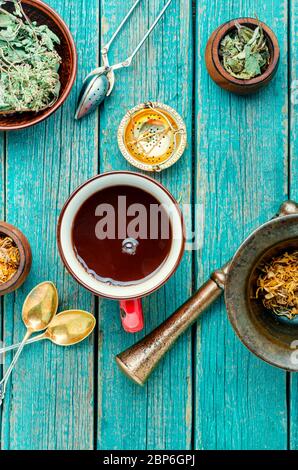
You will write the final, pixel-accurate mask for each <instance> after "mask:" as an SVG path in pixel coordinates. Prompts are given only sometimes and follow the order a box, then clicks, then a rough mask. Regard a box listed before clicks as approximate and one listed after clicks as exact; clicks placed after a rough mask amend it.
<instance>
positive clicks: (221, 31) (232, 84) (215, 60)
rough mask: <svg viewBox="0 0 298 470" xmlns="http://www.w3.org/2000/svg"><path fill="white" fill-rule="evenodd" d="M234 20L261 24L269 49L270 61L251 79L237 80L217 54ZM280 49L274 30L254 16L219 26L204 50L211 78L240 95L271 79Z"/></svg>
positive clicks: (257, 88)
mask: <svg viewBox="0 0 298 470" xmlns="http://www.w3.org/2000/svg"><path fill="white" fill-rule="evenodd" d="M235 21H238V23H240V24H241V25H246V26H248V27H253V28H256V27H257V26H258V25H259V23H260V24H261V26H262V28H263V30H264V33H265V35H266V38H267V41H268V47H269V51H270V63H269V65H268V67H267V69H266V70H265V72H264V73H263V74H262V75H259V76H258V77H255V78H252V79H251V80H239V79H237V78H235V77H233V76H232V75H230V74H229V73H228V72H227V71H226V70H225V69H224V67H223V65H222V61H221V58H220V56H219V47H220V43H221V41H222V39H223V38H224V37H225V36H226V35H227V34H229V33H231V32H232V31H233V30H234V29H235ZM279 57H280V49H279V45H278V41H277V38H276V36H275V34H274V32H273V31H272V30H271V29H270V28H269V27H268V26H267V25H266V24H265V23H262V22H258V20H256V19H255V18H237V19H234V20H231V21H229V22H227V23H224V24H222V25H221V26H219V27H218V28H217V29H216V30H215V31H214V32H213V34H212V35H211V36H210V38H209V40H208V43H207V46H206V52H205V60H206V66H207V70H208V72H209V75H210V76H211V78H212V80H214V82H215V83H217V85H219V86H220V87H221V88H224V89H225V90H228V91H231V92H233V93H237V94H240V95H248V94H250V93H255V92H256V91H258V90H259V89H260V88H263V87H265V86H266V85H268V83H269V82H270V81H271V80H272V79H273V77H274V75H275V73H276V72H277V69H278V64H279Z"/></svg>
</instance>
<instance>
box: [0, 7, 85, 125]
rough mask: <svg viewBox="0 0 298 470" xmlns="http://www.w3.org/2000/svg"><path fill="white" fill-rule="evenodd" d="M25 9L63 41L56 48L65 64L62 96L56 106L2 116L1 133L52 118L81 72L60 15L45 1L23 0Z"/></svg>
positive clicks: (61, 79)
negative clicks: (38, 110) (77, 74)
mask: <svg viewBox="0 0 298 470" xmlns="http://www.w3.org/2000/svg"><path fill="white" fill-rule="evenodd" d="M22 6H23V8H24V11H25V13H26V14H27V15H28V17H29V18H30V19H31V20H32V21H37V23H38V24H46V25H48V26H49V27H50V28H51V29H52V31H53V32H54V33H55V34H56V35H57V36H58V37H59V39H60V41H61V44H60V45H59V46H57V48H56V50H57V52H58V54H59V55H60V57H61V58H62V63H61V65H60V68H59V75H60V81H61V90H60V96H59V99H58V100H57V101H56V103H55V104H54V105H53V106H52V107H50V108H47V109H45V110H43V111H40V112H38V113H35V112H25V113H13V114H1V115H0V130H1V131H10V130H18V129H24V128H26V127H30V126H33V125H35V124H38V123H39V122H41V121H43V120H44V119H47V118H48V117H49V116H51V114H53V113H54V112H55V111H57V109H58V108H60V106H61V105H62V104H63V103H64V101H65V100H66V98H67V97H68V95H69V93H70V90H71V88H72V86H73V84H74V81H75V78H76V73H77V52H76V47H75V43H74V40H73V38H72V35H71V33H70V31H69V29H68V27H67V26H66V24H65V23H64V21H63V20H62V18H60V16H59V15H58V13H56V12H55V10H53V9H52V8H51V7H49V6H48V5H46V4H45V3H43V2H42V1H41V0H22ZM5 8H6V7H5Z"/></svg>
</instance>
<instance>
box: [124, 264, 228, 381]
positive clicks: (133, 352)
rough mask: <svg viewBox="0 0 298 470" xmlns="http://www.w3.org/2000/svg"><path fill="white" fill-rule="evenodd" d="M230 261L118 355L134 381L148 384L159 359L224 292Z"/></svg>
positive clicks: (126, 371) (125, 371) (127, 373)
mask: <svg viewBox="0 0 298 470" xmlns="http://www.w3.org/2000/svg"><path fill="white" fill-rule="evenodd" d="M229 266H230V263H228V264H226V265H225V266H224V267H223V268H222V269H221V270H218V271H215V273H213V274H212V276H211V279H209V280H208V281H207V282H206V283H205V284H204V285H203V286H202V287H201V288H200V289H199V290H198V291H197V292H196V293H195V294H194V295H193V296H192V297H191V298H190V299H189V300H188V301H187V302H185V304H184V305H182V307H180V308H179V309H178V310H176V312H175V313H173V315H172V316H170V317H169V318H168V319H167V320H166V321H165V322H164V323H162V324H161V325H160V326H159V327H157V328H156V329H155V330H154V331H152V333H150V334H149V335H147V336H146V337H145V338H144V339H142V340H141V341H139V342H138V343H136V344H135V345H133V346H132V347H131V348H129V349H127V350H126V351H124V352H122V353H121V354H119V355H118V356H117V357H116V362H117V364H118V366H119V367H120V369H121V370H122V371H123V372H124V373H125V374H126V375H127V376H128V377H129V378H130V379H132V380H133V381H134V382H136V383H137V384H139V385H144V383H145V382H146V380H147V379H148V378H149V376H150V374H151V373H152V372H153V370H154V369H155V367H156V366H157V365H158V363H159V361H160V360H161V359H162V357H163V356H164V355H165V354H166V352H167V351H168V350H169V349H170V348H171V347H172V346H173V345H174V343H175V342H176V341H177V339H178V338H179V337H180V336H181V335H182V334H183V333H184V332H185V331H186V330H187V329H188V328H189V327H190V326H191V325H192V324H193V323H194V322H195V321H196V320H197V319H198V317H199V316H200V315H201V314H202V313H203V312H204V311H205V310H206V309H207V308H208V307H209V306H210V305H211V304H212V303H213V302H214V301H215V300H216V299H217V298H218V297H220V295H221V294H222V291H223V289H224V286H225V281H226V276H227V273H228V269H229Z"/></svg>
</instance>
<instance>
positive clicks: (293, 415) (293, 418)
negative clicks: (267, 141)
mask: <svg viewBox="0 0 298 470" xmlns="http://www.w3.org/2000/svg"><path fill="white" fill-rule="evenodd" d="M289 7H290V21H289V26H290V31H289V45H290V50H289V60H290V83H289V85H290V90H289V93H290V95H289V98H290V99H289V104H290V147H289V148H290V157H291V159H290V196H291V198H293V199H295V200H296V201H297V200H298V184H297V181H298V115H297V113H298V60H297V47H298V4H297V2H294V1H290V0H289ZM297 390H298V377H297V374H291V378H290V387H289V391H290V396H289V405H290V426H289V430H290V436H289V444H290V448H291V449H298V426H297V419H298V410H297V405H298V392H297Z"/></svg>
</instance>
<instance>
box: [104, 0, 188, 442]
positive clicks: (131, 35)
mask: <svg viewBox="0 0 298 470" xmlns="http://www.w3.org/2000/svg"><path fill="white" fill-rule="evenodd" d="M128 3H129V4H128ZM130 4H132V1H130V2H126V4H125V10H126V9H128V7H129V5H130ZM162 4H164V2H163V1H159V0H154V1H153V0H151V1H150V2H144V4H143V5H142V6H141V7H140V8H139V9H138V11H137V12H136V14H135V16H134V18H133V19H132V20H131V22H130V24H129V26H128V27H127V29H126V30H125V31H124V32H123V34H122V36H121V38H120V42H118V44H115V47H114V49H113V54H112V55H111V57H114V59H115V60H116V58H117V60H119V59H120V60H122V59H124V58H125V57H126V55H127V54H128V53H130V51H132V49H133V46H135V45H136V44H137V42H138V38H140V37H141V35H142V33H144V32H145V30H146V28H147V27H148V25H149V24H150V22H151V21H153V19H154V17H155V15H156V13H157V12H158V11H159V10H160V8H161V5H162ZM123 15H124V7H123V4H122V2H121V4H120V2H117V1H113V2H111V1H107V0H103V1H102V21H103V25H104V28H103V35H104V38H105V39H107V38H108V37H109V33H111V32H113V30H114V28H115V26H116V25H117V24H118V22H119V21H120V19H121V18H122V17H123ZM191 41H192V31H191V2H190V1H186V2H183V4H180V2H175V1H174V2H173V5H172V6H171V7H170V9H169V11H168V13H167V16H166V18H165V19H164V22H163V24H162V25H160V26H159V27H158V29H157V30H156V31H155V32H154V35H153V36H152V38H151V39H150V42H149V44H147V45H146V46H145V47H144V49H143V50H142V52H141V54H140V55H139V56H138V58H137V60H136V61H135V62H134V64H133V65H132V67H131V68H130V69H128V70H122V71H121V72H119V73H117V76H116V78H117V83H116V86H115V89H114V92H113V95H112V96H111V97H110V98H109V99H108V100H107V101H106V103H105V105H104V108H103V109H102V112H101V118H100V170H101V171H107V170H112V169H114V170H115V169H118V170H120V169H122V170H123V169H129V170H133V167H131V166H129V165H128V164H127V163H126V162H125V160H124V159H123V157H122V156H121V154H120V152H119V150H118V147H117V142H116V133H117V128H118V125H119V123H120V121H121V119H122V117H123V115H124V114H125V113H126V111H127V110H128V109H129V108H131V107H132V106H134V105H136V104H138V103H140V102H144V101H147V100H149V99H150V100H159V101H162V102H165V103H167V104H169V105H171V106H173V107H174V108H175V109H177V110H178V111H179V112H180V113H181V114H182V115H183V117H184V118H185V120H186V122H187V127H188V132H189V137H190V138H189V142H190V143H189V147H188V149H187V152H186V153H185V155H184V156H183V158H182V159H181V161H180V162H179V163H178V164H177V165H175V166H174V167H172V168H171V169H170V170H168V171H166V172H164V173H162V174H161V175H160V176H159V177H157V176H156V179H158V180H159V181H161V182H162V183H164V184H165V185H166V186H167V188H168V189H169V190H170V191H172V193H173V194H174V196H176V197H177V198H178V199H179V200H180V202H181V203H182V202H185V203H187V202H190V200H191V195H192V185H191V180H192V173H191V168H192V161H191V114H192V89H191V84H192V42H191ZM186 84H187V86H186ZM191 269H192V268H191V253H186V255H185V257H184V260H183V263H182V265H181V267H180V269H179V271H178V272H177V273H176V275H175V276H174V278H173V279H172V280H171V281H170V282H169V283H168V284H167V285H166V287H164V288H162V289H161V290H160V291H159V292H158V293H155V294H153V295H152V296H150V298H147V299H145V301H144V311H145V317H146V331H147V332H149V331H150V330H151V329H152V328H153V327H155V326H157V325H158V324H159V323H160V322H161V321H162V320H163V319H164V318H165V317H166V316H168V315H169V314H170V313H171V312H172V311H173V310H174V309H175V308H176V307H178V306H179V305H180V304H181V303H182V302H183V301H184V300H185V299H186V298H187V297H188V296H189V294H190V292H191V285H192V282H191V275H192V274H191ZM100 318H101V324H100V332H101V349H100V360H99V370H100V371H101V374H100V375H99V379H98V380H99V382H98V386H99V397H100V398H99V405H100V420H99V431H98V448H106V449H117V448H118V449H135V448H137V449H146V448H147V449H152V448H153V449H154V448H155V449H187V448H189V447H190V445H191V424H192V423H191V415H192V409H191V400H192V392H191V335H190V333H189V334H187V335H185V336H184V338H183V339H182V340H181V341H180V342H179V344H178V345H177V347H176V348H175V350H174V351H173V352H172V354H171V355H169V356H168V357H167V358H166V360H165V361H164V362H163V364H162V365H161V367H160V368H159V369H158V371H157V372H156V374H155V375H154V376H153V377H152V378H151V379H150V381H149V383H148V385H147V386H145V387H144V388H143V389H141V388H140V387H139V386H136V385H134V384H132V383H130V382H129V381H128V379H127V378H126V377H124V376H123V375H122V373H121V372H120V371H119V370H118V369H117V366H116V365H115V362H114V356H115V354H116V353H119V352H120V351H121V350H123V349H125V348H126V347H127V346H129V345H131V344H132V343H133V342H134V341H135V340H136V339H137V338H138V337H140V336H142V335H137V336H131V335H128V334H126V333H124V332H123V331H122V330H121V327H120V319H119V307H118V305H117V304H116V303H115V302H112V301H101V302H100Z"/></svg>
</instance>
